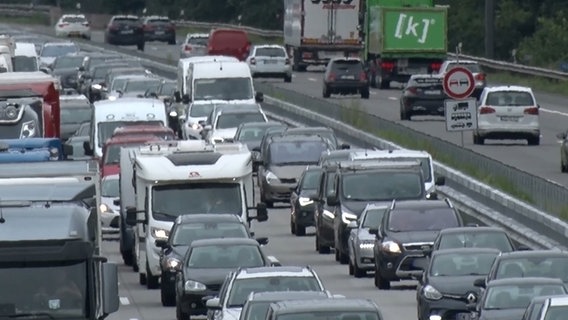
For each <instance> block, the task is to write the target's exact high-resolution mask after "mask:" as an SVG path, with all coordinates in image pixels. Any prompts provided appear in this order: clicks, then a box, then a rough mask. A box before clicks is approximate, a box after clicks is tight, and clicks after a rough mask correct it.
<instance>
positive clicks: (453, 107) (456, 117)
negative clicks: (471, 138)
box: [444, 99, 477, 131]
mask: <svg viewBox="0 0 568 320" xmlns="http://www.w3.org/2000/svg"><path fill="white" fill-rule="evenodd" d="M444 107H445V108H446V130H447V131H471V130H475V129H477V100H476V99H466V100H446V101H444Z"/></svg>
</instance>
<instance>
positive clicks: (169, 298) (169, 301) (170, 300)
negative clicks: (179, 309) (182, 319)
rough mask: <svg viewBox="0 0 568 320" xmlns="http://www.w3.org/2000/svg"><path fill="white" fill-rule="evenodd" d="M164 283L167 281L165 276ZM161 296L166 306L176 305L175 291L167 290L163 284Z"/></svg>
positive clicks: (163, 304)
mask: <svg viewBox="0 0 568 320" xmlns="http://www.w3.org/2000/svg"><path fill="white" fill-rule="evenodd" d="M162 283H165V281H164V279H163V278H162ZM160 298H161V300H162V306H164V307H173V306H175V305H176V295H175V292H167V291H166V288H165V286H163V285H162V287H161V289H160Z"/></svg>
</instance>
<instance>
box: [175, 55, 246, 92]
mask: <svg viewBox="0 0 568 320" xmlns="http://www.w3.org/2000/svg"><path fill="white" fill-rule="evenodd" d="M215 61H219V62H238V61H239V59H237V58H235V57H229V56H199V57H191V58H185V59H179V61H178V66H177V89H178V93H176V98H178V96H179V100H180V101H178V102H181V99H182V98H181V97H182V96H184V95H186V94H187V75H188V71H189V66H190V65H191V64H193V63H202V62H215Z"/></svg>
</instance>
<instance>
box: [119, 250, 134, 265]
mask: <svg viewBox="0 0 568 320" xmlns="http://www.w3.org/2000/svg"><path fill="white" fill-rule="evenodd" d="M120 254H121V255H122V261H124V264H125V265H127V266H131V265H132V260H133V259H132V252H130V251H121V252H120Z"/></svg>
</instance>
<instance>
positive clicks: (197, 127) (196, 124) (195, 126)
mask: <svg viewBox="0 0 568 320" xmlns="http://www.w3.org/2000/svg"><path fill="white" fill-rule="evenodd" d="M191 129H193V130H196V131H199V130H201V129H203V127H201V125H200V124H199V123H194V124H192V125H191Z"/></svg>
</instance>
